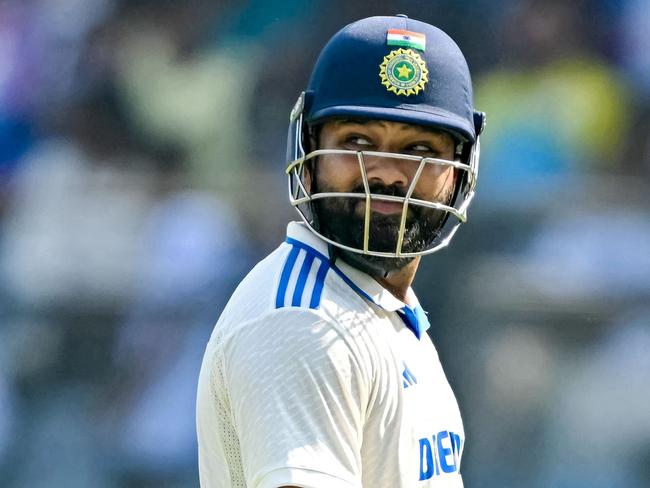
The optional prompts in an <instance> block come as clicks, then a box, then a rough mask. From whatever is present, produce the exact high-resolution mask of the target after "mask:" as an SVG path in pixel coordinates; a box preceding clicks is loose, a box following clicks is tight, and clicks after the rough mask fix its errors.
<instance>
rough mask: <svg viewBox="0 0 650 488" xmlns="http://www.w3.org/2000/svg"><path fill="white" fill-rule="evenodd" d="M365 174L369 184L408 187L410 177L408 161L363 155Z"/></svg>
mask: <svg viewBox="0 0 650 488" xmlns="http://www.w3.org/2000/svg"><path fill="white" fill-rule="evenodd" d="M364 163H365V168H366V175H367V177H368V183H369V184H370V185H373V184H376V183H382V184H383V185H385V186H393V185H395V186H401V187H404V188H406V187H408V185H409V183H410V178H411V174H410V173H411V171H410V168H409V163H410V164H413V163H412V162H410V161H404V160H400V159H397V158H390V157H379V156H372V157H365V158H364Z"/></svg>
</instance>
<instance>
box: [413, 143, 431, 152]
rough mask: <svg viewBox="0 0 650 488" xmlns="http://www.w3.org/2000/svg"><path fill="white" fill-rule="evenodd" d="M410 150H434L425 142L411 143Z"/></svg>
mask: <svg viewBox="0 0 650 488" xmlns="http://www.w3.org/2000/svg"><path fill="white" fill-rule="evenodd" d="M411 151H415V152H429V153H430V152H434V150H433V149H431V147H429V146H427V145H426V144H413V145H412V146H411Z"/></svg>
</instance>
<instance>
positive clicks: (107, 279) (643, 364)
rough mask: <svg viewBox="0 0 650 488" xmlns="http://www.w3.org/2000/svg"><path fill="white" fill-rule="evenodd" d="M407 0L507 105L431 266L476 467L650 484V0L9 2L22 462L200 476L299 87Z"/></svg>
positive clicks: (8, 234)
mask: <svg viewBox="0 0 650 488" xmlns="http://www.w3.org/2000/svg"><path fill="white" fill-rule="evenodd" d="M400 12H401V13H406V14H408V15H409V16H411V17H414V18H419V19H421V20H425V21H429V22H431V23H433V24H435V25H438V26H440V27H442V28H443V29H444V30H446V31H447V32H448V33H449V34H450V35H452V37H454V38H455V39H456V41H457V42H458V43H459V45H460V46H461V48H462V49H463V51H464V52H465V53H466V55H467V58H468V61H469V64H470V67H471V69H472V71H473V74H474V81H475V87H476V90H475V95H476V97H475V98H476V105H477V107H478V108H480V109H482V110H485V111H486V112H488V127H487V132H486V134H485V137H484V138H483V141H482V142H483V158H482V163H481V172H480V177H479V188H478V197H477V199H476V200H475V203H474V206H473V208H472V209H471V212H470V221H469V224H468V225H466V226H465V227H464V228H463V230H462V231H461V232H460V233H459V234H458V236H457V237H456V240H455V242H454V245H453V246H452V247H451V248H450V249H448V250H446V251H443V252H442V253H440V254H437V255H435V256H434V257H431V258H429V259H427V260H425V261H424V263H423V268H422V270H421V273H420V274H419V275H418V278H417V283H416V291H419V295H420V298H421V301H422V302H423V304H424V306H425V309H427V310H428V311H429V317H430V319H431V322H432V328H431V331H430V332H431V336H432V338H433V339H434V341H435V343H436V344H437V346H438V349H439V352H440V356H441V358H442V360H443V364H444V365H445V368H446V370H447V373H448V376H449V379H450V382H451V383H452V385H453V386H454V388H455V391H456V393H457V396H458V397H459V400H460V402H461V408H462V411H463V415H464V419H465V424H466V431H467V432H466V433H467V439H468V443H467V449H466V452H465V457H464V464H463V472H464V475H465V484H466V486H467V487H470V488H471V487H499V488H502V487H540V488H542V487H544V488H546V487H560V488H564V487H567V488H568V487H571V488H576V487H577V488H581V487H589V488H600V487H602V488H605V487H607V488H616V487H626V488H636V487H639V488H641V487H648V486H650V353H649V351H650V198H649V196H648V195H649V190H650V1H649V0H574V1H569V0H566V1H558V0H544V1H541V0H540V1H536V0H523V1H522V0H466V1H464V2H458V1H455V0H436V1H433V0H430V1H408V0H374V1H373V2H369V1H368V2H351V1H348V0H328V1H324V0H312V1H309V2H307V1H300V0H248V1H241V0H240V1H235V0H213V1H208V0H184V1H173V0H129V1H126V0H2V1H0V486H2V487H7V488H18V487H20V488H22V487H30V488H31V487H67V488H76V487H94V488H112V487H127V488H130V487H134V488H135V487H172V488H177V487H193V486H197V485H198V476H197V468H196V448H195V434H194V395H195V386H196V379H197V373H198V370H199V366H200V361H201V357H202V354H203V348H204V344H205V342H206V340H207V338H208V336H209V334H210V331H211V329H212V327H213V324H214V322H215V320H216V318H217V317H218V315H219V312H220V309H221V307H222V305H223V303H224V301H225V300H226V299H227V297H228V295H229V294H230V292H231V291H232V290H233V287H234V286H235V284H236V283H237V281H238V280H239V279H240V278H241V277H242V276H243V274H244V273H245V272H246V270H247V269H248V268H249V267H250V266H251V265H252V264H253V263H255V261H256V260H258V259H259V258H261V257H262V256H264V255H265V254H266V253H267V252H268V251H270V250H271V249H273V248H274V247H275V246H276V245H277V244H278V242H280V240H282V239H283V236H284V231H285V224H286V222H287V221H289V220H290V219H293V218H294V213H293V210H292V209H291V208H290V207H289V205H288V203H287V202H286V189H285V180H284V177H283V172H282V169H283V160H284V150H285V149H284V144H285V134H286V129H287V122H288V114H289V110H290V108H291V106H292V104H293V102H294V100H295V98H296V97H297V95H298V93H299V91H300V89H301V88H302V87H303V86H304V85H305V83H306V81H307V77H308V72H309V69H310V67H311V65H312V63H313V62H314V60H315V58H316V56H317V54H318V51H319V49H320V48H321V46H322V45H323V43H324V42H325V40H326V39H327V38H329V36H331V35H332V34H333V33H334V32H335V31H336V30H337V29H338V28H339V27H341V26H342V25H343V24H345V23H347V22H350V21H352V20H356V19H358V18H361V17H365V16H368V15H374V14H394V13H400ZM432 48H435V47H434V46H432Z"/></svg>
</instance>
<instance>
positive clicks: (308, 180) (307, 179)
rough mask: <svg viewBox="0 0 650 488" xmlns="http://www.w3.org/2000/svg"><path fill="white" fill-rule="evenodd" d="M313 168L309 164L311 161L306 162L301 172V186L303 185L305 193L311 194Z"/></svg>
mask: <svg viewBox="0 0 650 488" xmlns="http://www.w3.org/2000/svg"><path fill="white" fill-rule="evenodd" d="M313 174H314V166H313V165H312V164H311V161H307V162H306V163H305V165H304V168H303V170H302V184H303V185H305V188H306V190H307V192H308V193H309V194H310V195H311V194H312V182H313Z"/></svg>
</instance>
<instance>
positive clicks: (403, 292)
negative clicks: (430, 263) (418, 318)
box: [374, 256, 420, 307]
mask: <svg viewBox="0 0 650 488" xmlns="http://www.w3.org/2000/svg"><path fill="white" fill-rule="evenodd" d="M419 265H420V257H419V256H418V257H417V258H415V259H413V261H411V262H410V263H408V264H407V265H406V266H404V267H403V268H400V269H398V270H396V271H393V272H391V273H389V274H388V275H386V276H382V277H378V276H375V277H374V279H375V281H377V282H378V283H379V284H380V285H381V286H383V287H384V288H386V289H387V290H388V291H389V292H391V294H392V295H393V296H394V297H395V298H397V299H398V300H401V301H402V302H404V303H405V304H407V305H408V306H410V307H413V306H415V305H416V303H417V302H416V298H415V294H414V293H413V290H412V289H411V284H412V283H413V280H414V279H415V273H416V271H417V270H418V266H419Z"/></svg>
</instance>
